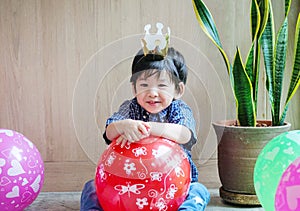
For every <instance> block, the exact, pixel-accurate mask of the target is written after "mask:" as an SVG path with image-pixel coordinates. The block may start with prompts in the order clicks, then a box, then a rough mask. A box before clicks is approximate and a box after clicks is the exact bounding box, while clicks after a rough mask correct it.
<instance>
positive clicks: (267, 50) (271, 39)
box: [260, 2, 275, 116]
mask: <svg viewBox="0 0 300 211" xmlns="http://www.w3.org/2000/svg"><path fill="white" fill-rule="evenodd" d="M269 4H270V8H269V15H268V20H267V23H266V27H265V30H264V32H263V34H262V37H261V39H260V43H261V47H262V52H263V56H264V64H265V72H266V88H267V90H268V94H269V101H270V106H271V113H272V116H273V114H274V102H273V101H274V100H273V83H274V82H273V67H274V56H273V55H274V49H275V29H274V17H273V10H272V5H271V2H269Z"/></svg>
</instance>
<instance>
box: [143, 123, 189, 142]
mask: <svg viewBox="0 0 300 211" xmlns="http://www.w3.org/2000/svg"><path fill="white" fill-rule="evenodd" d="M149 123H150V134H151V135H154V136H161V137H164V138H167V139H170V140H173V141H175V142H177V143H179V144H185V143H187V142H189V140H190V139H191V135H192V134H191V131H190V129H188V128H187V127H185V126H184V125H180V124H174V123H161V122H149Z"/></svg>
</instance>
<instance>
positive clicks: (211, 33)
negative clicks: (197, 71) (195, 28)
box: [193, 0, 231, 74]
mask: <svg viewBox="0 0 300 211" xmlns="http://www.w3.org/2000/svg"><path fill="white" fill-rule="evenodd" d="M193 7H194V11H195V14H196V18H197V20H198V22H199V24H200V27H201V28H202V30H203V31H204V33H205V34H206V35H207V36H208V37H209V38H210V39H211V40H212V42H213V43H214V44H215V46H216V47H217V48H218V49H219V51H220V53H221V54H222V57H223V59H224V62H225V64H226V68H227V71H228V74H229V73H230V69H231V65H230V62H229V60H228V57H227V55H226V53H225V51H224V50H223V48H222V45H221V41H220V38H219V34H218V31H217V28H216V24H215V22H214V20H213V18H212V15H211V13H210V11H209V10H208V9H207V7H206V5H205V4H204V3H203V2H202V1H201V0H193Z"/></svg>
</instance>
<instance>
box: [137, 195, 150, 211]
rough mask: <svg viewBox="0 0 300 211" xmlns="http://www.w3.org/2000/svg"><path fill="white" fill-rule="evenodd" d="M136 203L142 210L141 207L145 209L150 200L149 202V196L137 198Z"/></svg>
mask: <svg viewBox="0 0 300 211" xmlns="http://www.w3.org/2000/svg"><path fill="white" fill-rule="evenodd" d="M136 205H137V206H138V208H139V209H140V210H141V209H144V206H147V205H148V202H147V198H146V197H144V198H142V199H140V198H136Z"/></svg>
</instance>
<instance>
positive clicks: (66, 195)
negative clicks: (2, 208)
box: [25, 189, 264, 211]
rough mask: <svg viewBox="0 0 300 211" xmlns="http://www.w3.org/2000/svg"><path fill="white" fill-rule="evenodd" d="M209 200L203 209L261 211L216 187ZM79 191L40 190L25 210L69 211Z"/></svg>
mask: <svg viewBox="0 0 300 211" xmlns="http://www.w3.org/2000/svg"><path fill="white" fill-rule="evenodd" d="M208 191H209V192H210V195H211V200H210V202H209V204H208V206H207V207H206V209H205V211H225V210H226V211H240V210H242V211H263V210H264V209H263V208H262V207H257V206H256V207H253V206H237V205H232V204H228V203H225V202H224V201H223V200H222V199H221V198H220V197H219V194H218V191H217V190H216V189H208ZM80 196H81V193H80V192H42V193H40V194H39V196H38V198H37V199H36V200H35V201H34V202H33V203H32V204H31V205H30V206H29V207H27V208H26V209H25V211H40V210H43V211H45V210H46V211H71V210H79V207H80Z"/></svg>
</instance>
